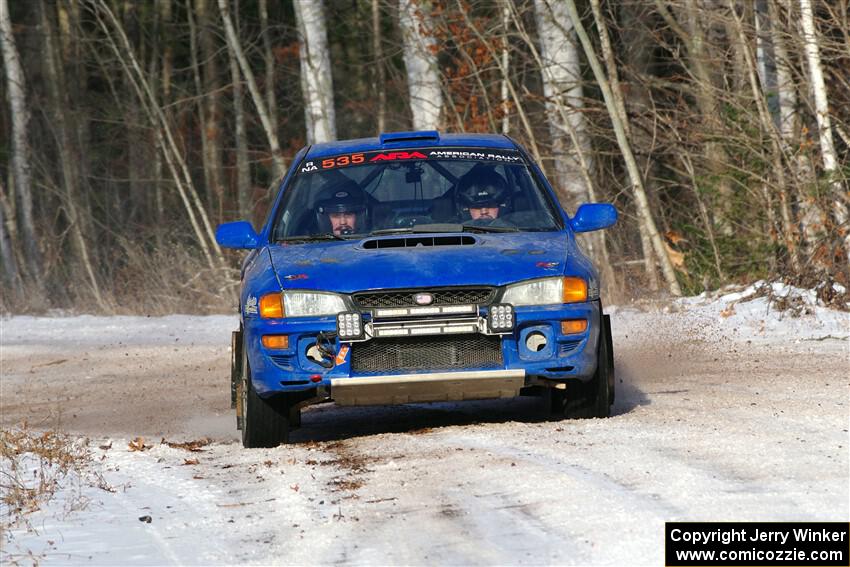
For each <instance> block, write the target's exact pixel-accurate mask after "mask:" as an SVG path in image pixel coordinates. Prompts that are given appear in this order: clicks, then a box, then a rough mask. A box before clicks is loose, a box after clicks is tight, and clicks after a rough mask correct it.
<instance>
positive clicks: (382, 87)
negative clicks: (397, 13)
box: [372, 0, 387, 134]
mask: <svg viewBox="0 0 850 567" xmlns="http://www.w3.org/2000/svg"><path fill="white" fill-rule="evenodd" d="M383 35H384V34H383V33H382V31H381V4H380V0H372V55H373V57H374V58H375V75H376V76H375V91H376V95H377V99H378V133H379V134H380V133H381V132H384V131H386V128H387V69H386V67H385V64H384V48H383V45H382V39H383Z"/></svg>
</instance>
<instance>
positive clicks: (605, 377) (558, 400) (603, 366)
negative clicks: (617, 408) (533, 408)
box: [551, 315, 614, 419]
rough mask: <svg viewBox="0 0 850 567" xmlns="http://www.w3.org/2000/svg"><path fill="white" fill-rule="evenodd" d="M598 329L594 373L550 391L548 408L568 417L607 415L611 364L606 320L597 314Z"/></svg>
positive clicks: (611, 388)
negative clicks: (598, 317)
mask: <svg viewBox="0 0 850 567" xmlns="http://www.w3.org/2000/svg"><path fill="white" fill-rule="evenodd" d="M601 324H602V328H601V329H600V333H599V343H598V346H597V348H596V372H595V373H594V374H593V378H591V379H590V381H588V382H585V383H581V382H576V383H571V384H568V385H567V390H566V392H564V390H552V395H551V402H552V403H551V406H552V411H553V412H554V413H557V414H559V415H563V416H564V417H566V418H568V419H588V418H593V417H609V416H610V415H611V405H612V404H613V401H614V364H613V356H612V353H611V340H610V336H611V335H610V329H609V325H610V323H609V319H608V316H607V315H603V316H602V317H601Z"/></svg>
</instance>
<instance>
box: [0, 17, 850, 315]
mask: <svg viewBox="0 0 850 567" xmlns="http://www.w3.org/2000/svg"><path fill="white" fill-rule="evenodd" d="M0 40H2V41H0V45H2V55H3V78H2V79H3V80H2V83H0V91H2V95H3V97H2V100H3V104H2V108H0V132H2V137H0V262H2V270H0V277H2V294H0V312H3V313H10V312H12V313H39V312H44V311H46V310H48V309H66V310H71V311H75V312H91V313H145V314H151V315H155V314H164V313H171V312H175V311H177V312H190V313H206V312H224V311H228V310H229V309H231V308H232V307H233V306H235V301H236V299H235V298H236V289H237V288H238V274H239V271H238V270H239V263H240V258H241V256H242V255H241V254H238V253H233V252H227V251H223V250H221V249H219V247H218V246H217V245H216V243H215V240H214V230H215V225H216V224H217V223H220V222H226V221H231V220H237V219H240V218H241V219H248V220H251V221H252V222H253V223H254V225H255V226H259V225H260V224H261V223H262V221H263V219H264V218H265V215H266V214H267V212H268V209H269V206H270V203H271V201H272V199H273V197H274V195H275V193H276V191H277V189H278V181H279V179H280V177H281V175H282V173H283V172H284V171H285V170H286V168H287V167H289V166H290V165H291V160H292V158H293V156H294V155H295V153H296V152H297V151H298V149H300V148H301V147H302V146H303V145H305V144H308V143H313V142H322V141H327V140H332V139H347V138H357V137H367V136H374V135H376V134H378V133H380V132H383V131H397V130H410V129H438V130H440V131H443V132H504V133H506V134H508V135H510V136H511V137H513V138H515V139H516V140H517V141H519V142H520V143H522V144H523V145H525V146H526V148H528V150H529V151H530V152H531V154H532V155H533V156H534V157H535V158H536V159H537V160H538V161H539V162H540V163H541V164H542V166H543V168H544V170H545V172H546V174H547V176H548V177H549V178H550V180H551V181H552V183H553V185H554V186H555V187H556V189H557V191H558V195H559V197H560V199H561V201H562V203H563V204H564V206H565V207H566V209H567V211H568V212H570V213H572V212H573V211H574V210H575V207H576V206H577V205H578V204H580V203H582V202H588V201H606V202H612V203H614V204H615V205H616V206H617V208H618V210H619V211H620V218H621V221H620V223H619V224H618V225H617V227H616V228H615V229H612V230H609V231H606V232H605V233H604V234H603V233H598V234H597V233H594V234H593V235H592V236H591V237H589V238H584V239H583V242H582V244H583V246H585V247H586V248H587V249H588V250H589V251H590V252H591V254H593V256H594V257H595V259H596V260H597V262H599V265H600V267H601V272H602V276H603V281H604V284H605V288H606V291H607V297H608V298H609V299H608V301H621V300H624V299H628V298H634V297H646V296H656V295H664V294H673V295H679V294H692V293H699V292H701V291H703V290H708V289H716V288H718V287H720V286H722V285H724V284H728V283H735V282H746V281H752V280H755V279H759V278H768V279H784V280H786V281H790V282H792V283H796V284H799V285H803V286H806V287H816V288H817V289H819V290H820V292H821V293H822V294H824V297H823V299H825V300H827V301H828V302H829V301H830V299H831V298H830V297H828V295H829V294H830V293H833V292H834V290H835V289H836V288H835V287H834V286H832V285H828V284H830V283H831V282H837V283H839V284H842V285H844V286H845V288H847V287H850V271H848V255H850V220H848V219H850V198H848V184H847V181H848V177H850V164H849V163H848V154H850V9H848V0H755V1H751V0H624V1H615V0H327V1H324V2H322V1H321V0H282V1H278V2H275V1H271V2H270V1H269V0H156V1H138V2H136V1H132V0H0Z"/></svg>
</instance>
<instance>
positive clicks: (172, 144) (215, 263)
mask: <svg viewBox="0 0 850 567" xmlns="http://www.w3.org/2000/svg"><path fill="white" fill-rule="evenodd" d="M92 9H93V12H94V14H95V17H96V18H97V21H98V24H99V25H100V27H101V29H102V30H103V31H104V33H105V34H106V37H107V39H108V40H109V43H110V47H111V48H112V50H113V52H114V53H115V56H116V57H117V58H118V60H119V62H120V63H121V66H122V67H123V69H124V72H125V73H126V74H127V75H128V76H129V77H130V78H131V82H132V84H133V87H134V89H135V91H136V95H137V97H138V100H139V102H140V103H141V105H142V107H143V108H144V110H145V112H146V113H147V114H148V117H149V119H150V121H151V124H152V125H154V131H155V133H156V139H157V144H158V145H159V147H160V148H161V150H162V153H163V156H164V157H165V161H166V163H167V165H168V168H169V170H170V171H171V175H172V178H173V179H174V183H175V186H176V187H177V191H178V193H179V195H180V198H181V200H182V201H183V204H184V206H185V208H186V213H187V215H188V216H189V222H190V223H191V224H192V228H193V229H194V231H195V235H196V236H197V238H198V244H199V245H200V246H201V251H202V252H203V253H204V256H205V257H206V259H207V262H208V263H209V266H210V268H211V269H217V268H219V267H220V266H222V265H223V262H224V259H223V257H222V255H221V249H220V248H219V246H218V244H217V243H216V241H215V233H214V232H213V230H212V226H211V225H210V222H209V217H208V215H207V213H206V210H205V209H204V207H203V205H202V203H201V201H200V198H199V197H198V193H197V191H196V190H195V186H194V183H193V182H192V176H191V175H190V174H189V168H188V166H187V165H186V161H185V160H184V159H183V155H182V154H181V153H180V151H179V148H178V147H177V142H176V141H175V139H174V134H173V133H172V131H171V126H170V124H169V123H168V121H167V120H166V118H165V114H164V113H163V111H162V108H160V107H159V104H158V103H157V100H156V96H155V94H154V92H153V89H152V88H151V85H150V83H149V81H148V79H147V78H146V77H145V75H144V73H143V72H142V69H141V67H140V66H139V62H138V60H137V59H136V56H135V54H134V52H133V49H132V47H131V46H130V42H129V40H128V39H127V36H126V34H125V33H124V30H123V28H122V27H121V24H120V23H119V22H118V20H117V19H116V18H115V14H113V13H112V10H110V9H109V6H108V5H107V4H106V2H105V1H104V0H101V1H100V2H98V3H97V4H94V5H93V8H92ZM101 13H103V15H105V16H106V17H107V19H108V20H109V21H110V23H111V25H112V28H113V30H114V31H115V33H116V34H117V35H118V38H119V40H120V42H121V45H122V47H119V46H118V43H116V41H115V39H114V38H113V36H112V32H110V29H109V26H108V25H107V24H106V22H105V21H103V18H102V17H101ZM122 48H123V52H122ZM198 218H200V223H199V222H198ZM202 227H203V228H202Z"/></svg>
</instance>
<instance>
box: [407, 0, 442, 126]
mask: <svg viewBox="0 0 850 567" xmlns="http://www.w3.org/2000/svg"><path fill="white" fill-rule="evenodd" d="M428 6H429V5H428V4H427V3H426V2H423V1H421V0H399V3H398V14H399V25H400V26H401V35H402V39H403V40H404V66H405V68H406V70H407V89H408V93H409V97H410V111H411V114H412V115H413V129H414V130H436V129H437V128H438V126H439V124H440V113H441V112H442V108H443V91H442V89H441V87H440V73H439V70H438V67H437V54H436V48H437V43H436V41H435V40H434V36H433V34H432V33H431V30H433V24H432V23H431V17H430V15H429V14H428Z"/></svg>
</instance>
